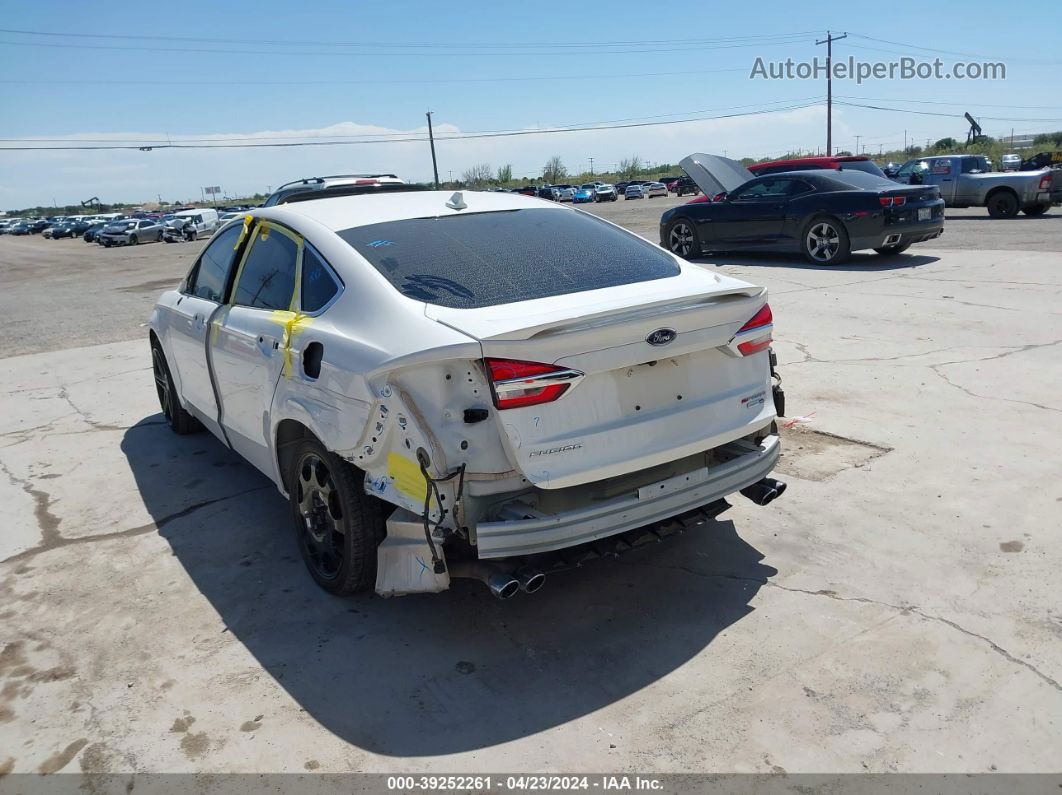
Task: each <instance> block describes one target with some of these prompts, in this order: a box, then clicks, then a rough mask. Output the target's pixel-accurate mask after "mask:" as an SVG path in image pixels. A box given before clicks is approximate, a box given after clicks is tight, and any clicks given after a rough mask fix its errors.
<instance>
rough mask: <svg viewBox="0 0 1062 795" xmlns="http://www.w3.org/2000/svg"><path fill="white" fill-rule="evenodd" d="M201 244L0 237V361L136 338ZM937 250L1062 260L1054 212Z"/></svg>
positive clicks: (951, 221) (608, 211)
mask: <svg viewBox="0 0 1062 795" xmlns="http://www.w3.org/2000/svg"><path fill="white" fill-rule="evenodd" d="M688 200H689V199H688V197H684V198H682V199H677V198H672V197H669V198H667V199H662V198H661V199H642V200H632V201H625V200H623V199H620V200H619V201H616V202H609V203H604V204H581V205H579V208H580V209H584V210H589V211H590V212H593V213H595V214H597V215H600V216H601V217H602V218H607V219H608V220H610V221H612V222H614V223H617V224H620V225H621V226H624V227H626V228H627V229H630V230H631V231H633V232H636V233H637V234H639V235H642V236H643V237H645V238H647V239H649V240H651V241H653V242H654V243H655V242H659V237H660V235H659V231H658V222H659V220H660V214H661V213H662V212H663V211H664V210H665V209H668V208H670V207H674V206H676V205H678V204H682V203H684V202H686V201H688ZM204 245H205V242H202V241H201V242H199V243H195V244H190V243H175V244H167V243H145V244H141V245H139V246H135V247H123V248H110V249H104V248H101V247H100V246H97V245H95V244H87V243H85V242H83V241H81V240H70V239H63V240H45V239H44V238H42V237H41V236H40V235H32V236H27V237H10V236H8V235H3V236H0V278H2V280H3V286H4V289H3V290H2V291H0V312H2V313H3V316H4V317H5V318H7V329H8V333H7V335H6V336H7V339H6V344H5V345H4V349H3V351H2V352H0V358H3V357H6V356H19V355H21V354H25V353H40V352H43V351H54V350H60V349H62V348H71V347H76V346H80V345H96V344H99V343H104V342H114V341H118V340H131V339H137V338H140V337H143V336H145V331H144V329H145V327H146V326H145V324H146V323H147V319H148V315H149V314H150V312H151V306H152V304H153V303H154V301H155V298H156V297H157V296H158V294H159V293H160V292H161V291H163V290H165V289H167V288H168V287H170V286H171V285H173V284H176V283H177V282H179V281H180V280H181V279H182V278H184V275H185V273H187V271H188V269H189V268H190V267H191V265H192V262H193V261H194V260H195V257H196V256H197V255H198V253H199V251H200V250H202V248H203V246H204ZM944 249H946V250H953V251H954V250H965V251H984V250H986V249H999V250H1004V251H1041V252H1062V208H1058V207H1055V208H1053V209H1052V210H1051V211H1050V212H1049V213H1048V214H1047V215H1043V216H1041V217H1039V218H1028V217H1026V216H1024V215H1023V216H1019V217H1018V218H1015V219H1012V220H1008V221H995V220H992V219H990V218H989V217H988V214H987V213H986V211H985V210H983V209H967V210H949V211H948V223H947V225H946V226H945V228H944V234H943V235H942V236H941V237H940V238H938V239H936V240H932V241H929V242H928V243H922V244H919V245H918V246H916V247H914V248H912V249H910V250H909V251H908V254H907V256H911V257H913V256H917V255H918V254H919V252H923V251H936V250H944ZM792 260H793V258H792V257H789V256H786V255H777V256H775V255H734V256H728V257H726V258H725V260H721V259H719V258H716V259H715V260H714V261H716V262H721V261H726V262H732V263H734V264H735V265H742V264H750V263H753V262H768V263H770V262H776V263H777V264H778V265H779V267H788V266H789V265H790V264H791V263H792ZM853 261H854V262H855V263H857V264H859V265H871V266H874V265H876V264H877V262H878V258H877V257H876V256H875V255H874V254H873V253H871V254H859V255H856V257H855V258H854V260H853Z"/></svg>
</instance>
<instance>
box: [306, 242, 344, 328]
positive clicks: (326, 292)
mask: <svg viewBox="0 0 1062 795" xmlns="http://www.w3.org/2000/svg"><path fill="white" fill-rule="evenodd" d="M338 292H339V285H338V284H336V280H335V277H334V276H333V275H332V271H331V270H330V269H329V268H328V266H327V265H325V263H324V259H323V258H322V257H321V255H320V254H318V253H317V252H316V251H315V250H314V248H313V246H311V245H310V244H309V243H306V244H305V245H304V248H303V252H302V285H301V293H302V311H303V312H316V311H317V310H319V309H321V308H322V307H323V306H325V305H326V304H327V303H328V302H329V301H331V300H332V299H333V298H334V297H335V295H336V293H338Z"/></svg>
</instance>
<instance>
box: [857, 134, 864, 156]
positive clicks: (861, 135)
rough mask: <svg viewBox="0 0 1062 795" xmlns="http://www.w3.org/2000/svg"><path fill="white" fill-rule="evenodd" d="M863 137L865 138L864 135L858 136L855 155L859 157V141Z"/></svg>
mask: <svg viewBox="0 0 1062 795" xmlns="http://www.w3.org/2000/svg"><path fill="white" fill-rule="evenodd" d="M862 137H863V136H862V135H857V136H856V150H855V153H856V154H857V155H858V154H859V139H860V138H862Z"/></svg>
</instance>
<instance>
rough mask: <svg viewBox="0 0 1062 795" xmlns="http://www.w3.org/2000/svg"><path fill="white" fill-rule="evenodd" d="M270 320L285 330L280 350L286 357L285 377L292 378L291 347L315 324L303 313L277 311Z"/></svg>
mask: <svg viewBox="0 0 1062 795" xmlns="http://www.w3.org/2000/svg"><path fill="white" fill-rule="evenodd" d="M270 319H271V320H272V321H273V322H274V323H277V324H279V325H280V326H281V327H282V328H283V331H282V332H281V337H280V350H281V352H282V355H283V357H284V369H283V375H284V377H285V378H291V375H292V373H293V372H294V366H293V364H292V356H291V346H292V345H293V344H294V342H295V339H296V338H297V337H298V336H299V335H300V334H301V333H302V332H303V331H305V330H306V329H307V328H309V327H310V325H311V324H312V323H313V318H312V317H308V316H306V315H304V314H302V313H301V312H292V311H290V310H285V309H277V310H275V311H273V312H272V313H271V315H270Z"/></svg>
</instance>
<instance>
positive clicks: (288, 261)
mask: <svg viewBox="0 0 1062 795" xmlns="http://www.w3.org/2000/svg"><path fill="white" fill-rule="evenodd" d="M298 250H299V247H298V246H297V245H296V244H295V241H294V240H292V239H291V238H290V237H288V236H287V235H285V234H284V233H282V232H280V231H278V230H276V229H272V230H270V231H269V232H268V234H266V235H265V236H263V235H262V233H261V232H258V233H256V234H255V238H254V243H253V244H252V246H251V251H250V253H248V255H247V259H246V260H245V261H244V263H243V270H242V271H241V272H240V278H239V281H238V282H237V284H236V292H235V294H234V296H233V303H236V304H239V305H240V306H253V307H255V308H256V309H290V308H291V297H292V295H293V294H294V293H295V256H296V254H297V253H298Z"/></svg>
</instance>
